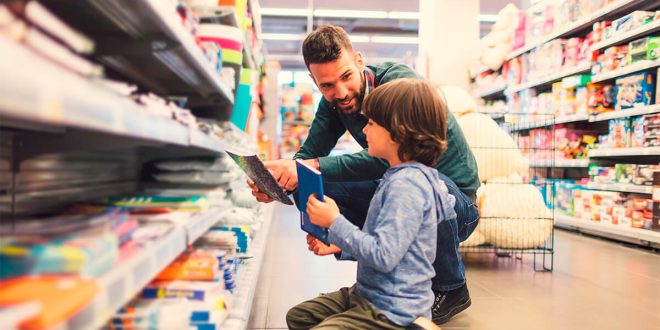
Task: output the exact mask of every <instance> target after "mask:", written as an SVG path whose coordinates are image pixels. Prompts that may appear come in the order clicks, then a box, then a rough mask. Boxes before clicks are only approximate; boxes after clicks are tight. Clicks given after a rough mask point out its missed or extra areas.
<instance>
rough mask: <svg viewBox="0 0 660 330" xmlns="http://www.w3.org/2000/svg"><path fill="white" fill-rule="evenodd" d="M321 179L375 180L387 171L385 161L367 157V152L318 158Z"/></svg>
mask: <svg viewBox="0 0 660 330" xmlns="http://www.w3.org/2000/svg"><path fill="white" fill-rule="evenodd" d="M319 167H320V168H321V173H323V178H324V179H326V180H328V181H331V182H332V181H367V180H376V179H379V178H381V177H382V176H383V173H385V171H387V168H388V164H387V162H386V161H385V160H383V159H380V158H375V157H372V156H369V153H368V150H367V149H364V150H362V151H360V152H357V153H354V154H348V155H339V156H331V157H321V158H319Z"/></svg>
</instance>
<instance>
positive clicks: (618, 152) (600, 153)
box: [589, 147, 660, 157]
mask: <svg viewBox="0 0 660 330" xmlns="http://www.w3.org/2000/svg"><path fill="white" fill-rule="evenodd" d="M589 155H590V156H591V157H640V156H660V147H648V148H611V149H595V150H591V151H590V153H589Z"/></svg>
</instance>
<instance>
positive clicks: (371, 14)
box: [314, 9, 387, 18]
mask: <svg viewBox="0 0 660 330" xmlns="http://www.w3.org/2000/svg"><path fill="white" fill-rule="evenodd" d="M314 16H318V17H338V18H387V12H386V11H376V10H335V9H317V10H315V11H314Z"/></svg>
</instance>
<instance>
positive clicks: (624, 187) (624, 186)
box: [587, 182, 653, 195]
mask: <svg viewBox="0 0 660 330" xmlns="http://www.w3.org/2000/svg"><path fill="white" fill-rule="evenodd" d="M587 188H589V189H594V190H607V191H620V192H628V193H637V194H647V195H650V194H651V192H652V190H653V187H652V186H641V185H636V184H631V183H598V182H589V183H588V184H587Z"/></svg>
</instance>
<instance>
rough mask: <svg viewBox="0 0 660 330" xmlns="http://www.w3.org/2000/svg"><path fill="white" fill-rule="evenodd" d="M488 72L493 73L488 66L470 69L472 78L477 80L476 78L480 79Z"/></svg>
mask: <svg viewBox="0 0 660 330" xmlns="http://www.w3.org/2000/svg"><path fill="white" fill-rule="evenodd" d="M495 71H497V70H495ZM486 72H493V70H491V69H490V68H489V67H486V66H482V67H480V68H474V69H470V76H472V78H476V77H478V76H480V75H481V74H483V73H486Z"/></svg>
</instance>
